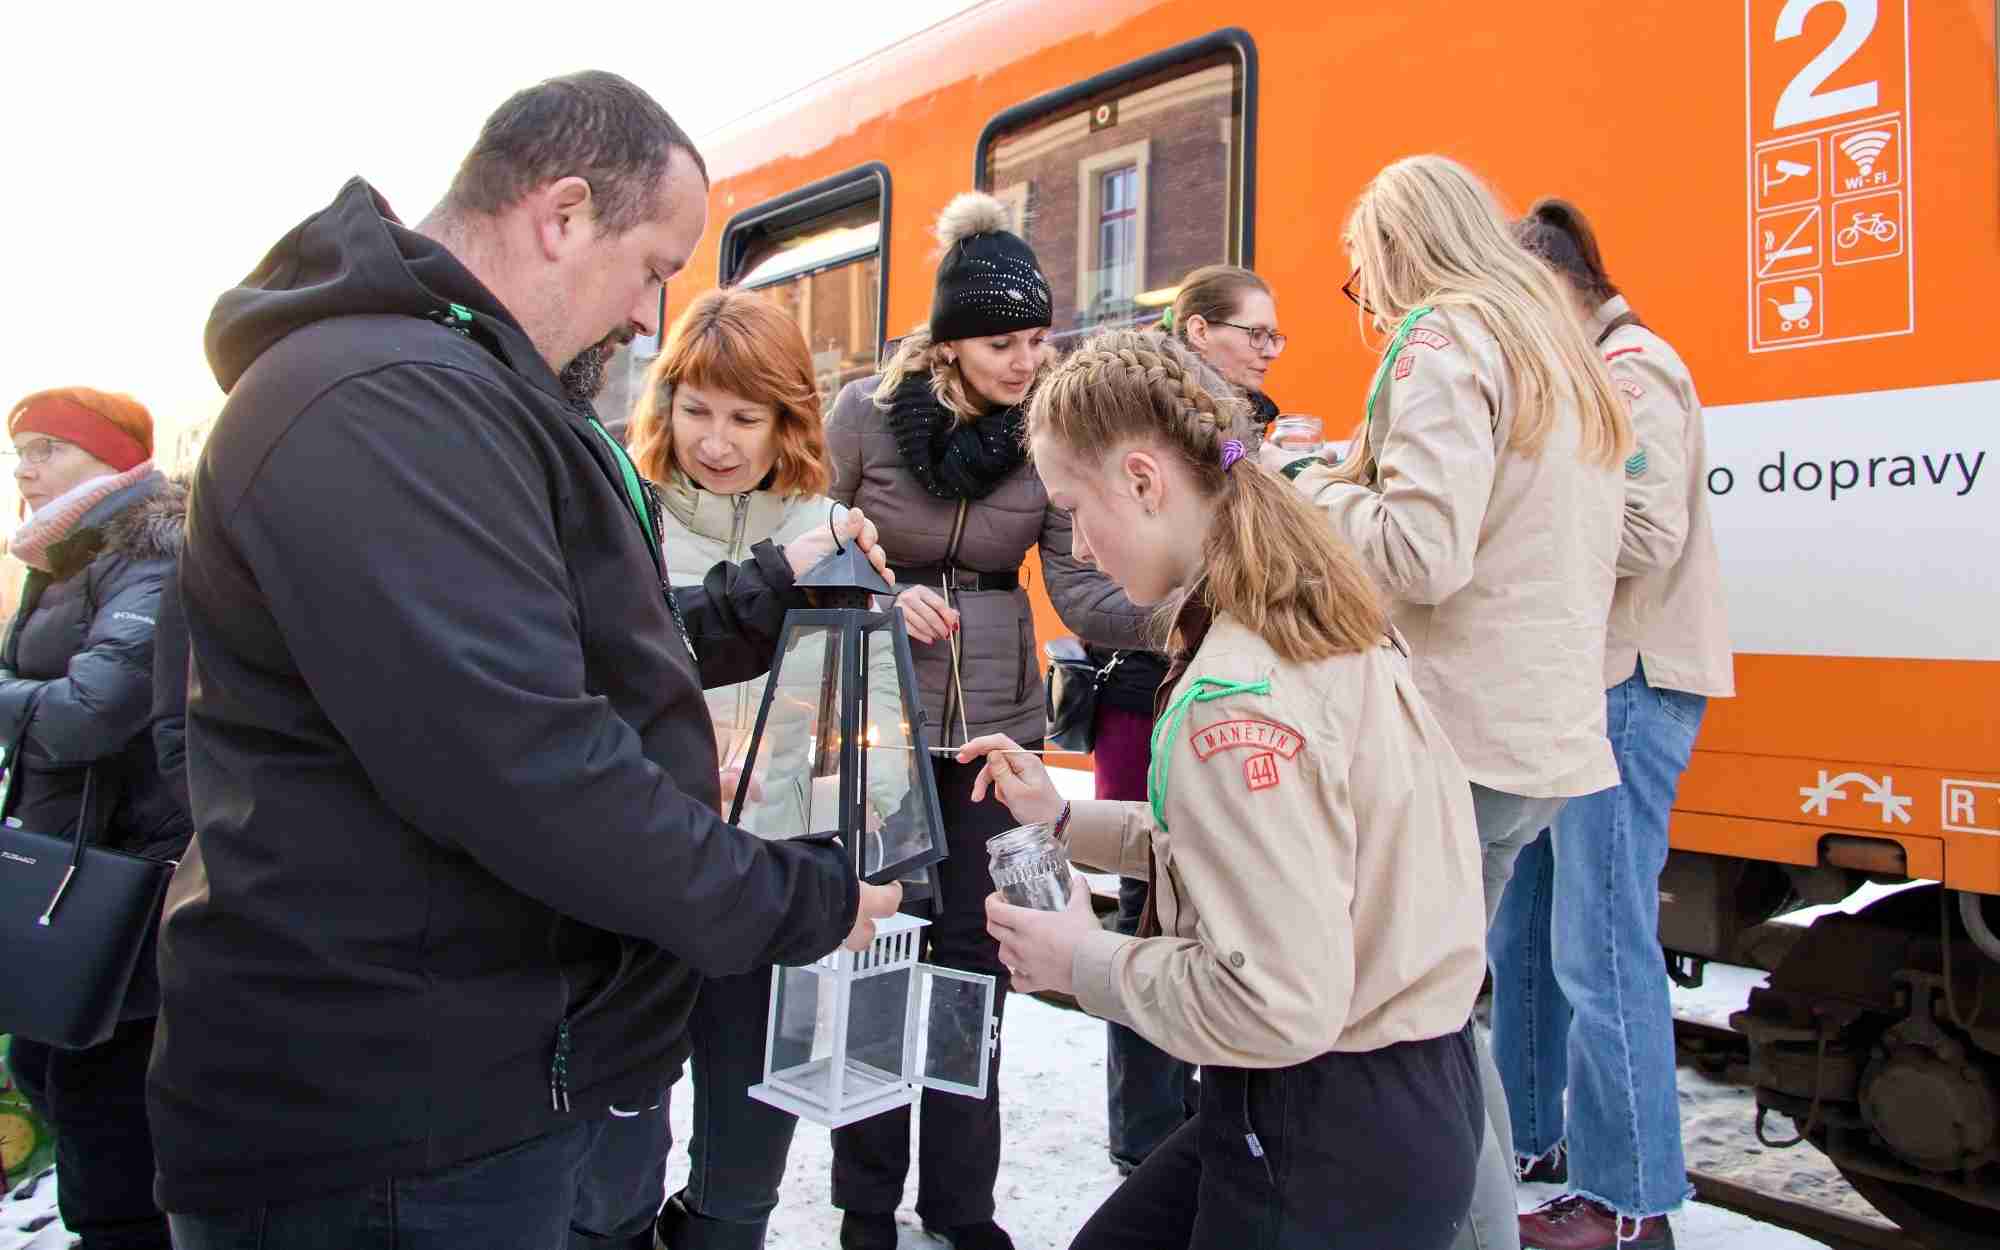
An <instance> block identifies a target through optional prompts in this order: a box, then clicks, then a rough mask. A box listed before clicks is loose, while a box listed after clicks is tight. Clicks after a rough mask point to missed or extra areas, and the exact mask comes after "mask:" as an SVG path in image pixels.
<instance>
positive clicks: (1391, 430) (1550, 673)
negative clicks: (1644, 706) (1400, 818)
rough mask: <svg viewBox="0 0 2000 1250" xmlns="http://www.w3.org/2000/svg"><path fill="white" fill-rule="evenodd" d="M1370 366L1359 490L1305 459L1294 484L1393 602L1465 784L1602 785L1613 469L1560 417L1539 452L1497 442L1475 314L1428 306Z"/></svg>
mask: <svg viewBox="0 0 2000 1250" xmlns="http://www.w3.org/2000/svg"><path fill="white" fill-rule="evenodd" d="M1382 368H1383V369H1384V370H1387V371H1388V374H1389V376H1388V377H1386V378H1384V379H1383V380H1382V383H1381V388H1380V391H1379V392H1378V393H1377V395H1376V399H1375V406H1374V412H1373V413H1372V414H1371V416H1370V418H1369V422H1368V432H1367V437H1368V447H1369V449H1370V450H1371V451H1372V452H1373V453H1374V455H1375V459H1376V469H1375V481H1374V483H1373V486H1372V488H1371V487H1369V486H1357V485H1354V484H1352V483H1348V482H1342V481H1337V480H1335V479H1334V477H1333V476H1332V473H1333V470H1332V469H1331V468H1330V467H1327V466H1319V465H1315V466H1314V467H1312V468H1309V469H1307V470H1306V471H1305V472H1303V473H1301V474H1300V475H1299V477H1298V479H1297V485H1298V488H1299V489H1300V490H1301V491H1304V492H1305V494H1306V496H1307V497H1308V498H1310V499H1311V500H1312V501H1313V502H1314V503H1316V504H1318V505H1319V506H1320V507H1321V508H1323V509H1324V510H1325V511H1326V515H1327V518H1328V519H1329V520H1330V521H1331V522H1332V524H1333V528H1334V532H1335V533H1337V534H1339V535H1340V536H1341V537H1342V538H1345V539H1346V540H1347V542H1348V543H1349V544H1350V545H1352V546H1353V547H1354V549H1355V551H1356V552H1357V553H1358V554H1359V555H1360V557H1361V562H1362V564H1363V565H1365V566H1366V567H1367V568H1368V570H1369V571H1370V572H1371V573H1373V574H1374V576H1375V579H1376V581H1377V582H1378V583H1379V584H1380V585H1381V586H1382V588H1383V590H1384V591H1385V592H1386V593H1387V594H1388V595H1389V597H1390V599H1391V600H1392V601H1393V602H1394V604H1395V619H1396V625H1397V627H1398V628H1399V629H1401V630H1402V632H1403V636H1404V637H1405V638H1407V639H1408V640H1409V642H1410V646H1411V648H1412V649H1413V651H1414V654H1415V667H1416V674H1417V685H1418V687H1419V688H1421V689H1422V690H1423V692H1424V698H1425V699H1426V700H1428V701H1429V703H1430V706H1431V710H1432V711H1433V712H1435V713H1437V717H1438V719H1439V720H1440V721H1442V722H1443V723H1444V727H1445V732H1446V733H1448V734H1450V735H1451V743H1452V745H1453V746H1454V747H1456V748H1458V754H1459V758H1460V759H1462V760H1463V761H1464V762H1465V771H1466V773H1467V774H1468V775H1469V776H1470V777H1471V778H1472V780H1474V781H1476V782H1478V783H1479V784H1481V785H1483V786H1486V787H1488V788H1490V789H1494V790H1500V791H1503V792H1505V793H1508V794H1518V795H1524V796H1527V797H1531V798H1557V797H1573V796H1575V795H1579V794H1591V793H1594V792H1596V791H1598V790H1603V789H1607V788H1609V787H1611V786H1615V785H1617V784H1618V767H1617V765H1616V764H1615V763H1614V762H1613V760H1612V756H1611V743H1610V740H1609V739H1607V738H1606V737H1605V722H1604V687H1603V686H1602V685H1601V684H1600V683H1601V679H1602V676H1603V670H1604V638H1605V626H1606V622H1607V620H1608V619H1609V617H1610V613H1611V596H1612V590H1613V588H1614V585H1615V582H1616V580H1617V574H1616V564H1617V559H1618V545H1619V532H1620V531H1619V523H1620V518H1621V515H1622V508H1623V504H1624V476H1623V474H1622V472H1621V471H1620V470H1619V469H1617V468H1616V467H1610V468H1607V467H1601V466H1599V465H1595V464H1586V463H1584V462H1583V461H1582V460H1580V459H1579V458H1578V457H1577V444H1578V440H1579V438H1580V437H1581V426H1580V424H1579V422H1578V419H1577V417H1576V414H1575V413H1574V412H1573V411H1570V410H1568V409H1565V410H1564V411H1562V412H1560V413H1558V414H1557V415H1556V419H1555V420H1554V421H1553V422H1552V423H1551V425H1550V428H1549V433H1548V436H1547V438H1545V439H1544V440H1543V442H1542V447H1541V450H1540V452H1539V453H1538V454H1537V455H1534V456H1524V455H1522V454H1520V453H1519V452H1516V451H1512V450H1509V449H1508V447H1507V444H1508V441H1509V440H1510V439H1511V438H1512V436H1513V431H1514V422H1515V421H1516V419H1517V418H1518V416H1519V412H1518V399H1517V396H1516V392H1515V387H1514V383H1513V380H1512V378H1511V377H1510V376H1509V373H1508V370H1507V368H1506V363H1505V361H1504V359H1503V358H1502V356H1501V354H1500V345H1499V344H1498V343H1497V342H1495V341H1494V339H1493V336H1492V334H1491V333H1489V332H1488V331H1487V329H1486V327H1485V325H1484V324H1483V323H1482V322H1481V321H1480V319H1479V318H1478V316H1477V314H1475V313H1471V312H1467V311H1464V310H1458V309H1451V310H1446V309H1439V310H1438V311H1436V312H1433V313H1431V314H1430V315H1428V316H1426V317H1425V318H1423V319H1422V320H1421V321H1419V322H1418V323H1417V325H1416V327H1415V329H1414V330H1413V331H1412V332H1411V334H1410V336H1409V338H1408V341H1407V342H1406V343H1405V344H1404V346H1403V348H1402V350H1401V352H1400V353H1398V354H1397V356H1396V358H1395V359H1394V360H1388V359H1385V360H1384V361H1383V363H1382Z"/></svg>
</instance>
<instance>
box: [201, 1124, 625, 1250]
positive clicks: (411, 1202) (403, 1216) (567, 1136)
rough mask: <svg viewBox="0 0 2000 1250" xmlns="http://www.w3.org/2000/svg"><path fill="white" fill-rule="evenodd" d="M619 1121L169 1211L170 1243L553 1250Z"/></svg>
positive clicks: (237, 1249) (239, 1249) (270, 1249)
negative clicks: (362, 1177)
mask: <svg viewBox="0 0 2000 1250" xmlns="http://www.w3.org/2000/svg"><path fill="white" fill-rule="evenodd" d="M619 1123H621V1122H620V1121H616V1120H592V1121H589V1122H587V1123H583V1124H575V1125H571V1126H570V1127H568V1128H562V1129H558V1130H556V1131H555V1132H553V1133H547V1134H544V1135H543V1136H541V1137H536V1138H532V1139H530V1140H528V1141H524V1142H521V1143H519V1144H518V1145H514V1146H510V1147H508V1148H507V1149H505V1150H502V1151H499V1152H497V1153H495V1154H490V1155H486V1156H483V1157H481V1158H478V1159H471V1160H468V1161H466V1162H464V1163H459V1164H455V1165H453V1166H451V1167H448V1168H441V1169H439V1170H438V1171H435V1172H423V1173H419V1174H416V1175H412V1176H397V1177H393V1178H391V1179H389V1180H386V1181H378V1182H376V1183H375V1184H372V1185H364V1186H362V1187H360V1188H357V1189H349V1190H343V1191H342V1192H340V1193H336V1194H327V1195H324V1196H322V1197H316V1198H301V1199H298V1200H295V1201H291V1202H272V1203H266V1204H264V1205H262V1206H252V1207H240V1208H237V1209H235V1210H231V1211H199V1212H177V1213H174V1214H171V1215H169V1216H168V1217H167V1218H168V1222H169V1223H170V1224H171V1225H172V1228H173V1237H174V1246H175V1247H176V1250H464V1248H465V1247H467V1246H478V1247H480V1248H481V1250H553V1248H554V1247H560V1246H564V1245H567V1244H570V1240H571V1238H572V1237H573V1236H574V1235H575V1234H576V1232H577V1231H578V1230H577V1229H576V1228H575V1226H574V1220H575V1218H576V1215H577V1213H578V1210H579V1207H578V1201H579V1197H580V1196H581V1195H582V1192H583V1190H584V1188H585V1185H586V1177H587V1176H589V1175H590V1174H591V1172H592V1171H593V1168H594V1167H595V1166H596V1165H598V1164H599V1163H601V1159H600V1156H599V1147H600V1145H601V1143H602V1140H603V1138H604V1137H605V1135H606V1134H607V1133H608V1132H611V1131H612V1128H613V1126H614V1125H617V1124H619ZM646 1222H647V1223H648V1224H650V1223H651V1221H650V1219H649V1220H647V1221H646ZM646 1237H647V1240H649V1241H650V1240H651V1230H650V1228H648V1229H647V1230H646ZM606 1244H617V1243H612V1242H607V1243H606Z"/></svg>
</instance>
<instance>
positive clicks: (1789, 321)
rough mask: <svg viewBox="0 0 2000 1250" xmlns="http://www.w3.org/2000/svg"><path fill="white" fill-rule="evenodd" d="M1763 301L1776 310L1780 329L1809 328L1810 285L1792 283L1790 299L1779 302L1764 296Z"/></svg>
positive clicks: (1811, 309) (1810, 310)
mask: <svg viewBox="0 0 2000 1250" xmlns="http://www.w3.org/2000/svg"><path fill="white" fill-rule="evenodd" d="M1765 302H1766V303H1768V304H1770V305H1771V307H1773V308H1775V309H1777V310H1778V328H1779V329H1780V330H1795V329H1796V330H1805V329H1810V328H1811V326H1812V311H1813V293H1812V288H1811V287H1807V286H1799V285H1797V284H1796V283H1794V284H1793V286H1792V298H1791V299H1790V300H1788V301H1785V302H1780V301H1778V300H1775V299H1771V298H1770V297H1769V296H1766V297H1765Z"/></svg>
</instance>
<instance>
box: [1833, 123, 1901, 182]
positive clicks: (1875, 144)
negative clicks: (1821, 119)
mask: <svg viewBox="0 0 2000 1250" xmlns="http://www.w3.org/2000/svg"><path fill="white" fill-rule="evenodd" d="M1895 137H1896V135H1895V132H1894V131H1889V130H1857V131H1855V132H1854V133H1853V134H1851V135H1849V136H1847V137H1846V138H1845V139H1842V140H1841V141H1840V150H1841V151H1842V152H1845V153H1846V154H1847V159H1848V160H1850V161H1853V162H1854V168H1855V169H1857V170H1859V171H1860V173H1861V177H1862V178H1863V179H1866V178H1867V177H1868V176H1869V175H1870V174H1872V173H1874V172H1875V162H1876V161H1878V160H1880V159H1881V157H1882V149H1884V148H1886V147H1888V146H1889V141H1890V140H1892V139H1894V138H1895Z"/></svg>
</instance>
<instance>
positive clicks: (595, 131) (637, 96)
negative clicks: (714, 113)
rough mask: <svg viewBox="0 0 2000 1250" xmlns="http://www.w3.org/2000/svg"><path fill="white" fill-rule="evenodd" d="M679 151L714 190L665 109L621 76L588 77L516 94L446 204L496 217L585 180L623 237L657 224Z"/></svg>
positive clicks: (607, 226)
mask: <svg viewBox="0 0 2000 1250" xmlns="http://www.w3.org/2000/svg"><path fill="white" fill-rule="evenodd" d="M676 149H678V150H680V151H682V152H686V153H687V154H688V156H689V157H690V158H692V159H693V161H694V164H695V168H696V169H698V170H700V171H701V178H702V182H703V184H706V183H707V182H708V166H707V164H706V163H704V162H703V161H702V159H701V153H700V152H698V151H696V150H695V146H694V140H692V139H690V138H688V135H687V132H686V131H685V130H682V129H681V128H680V126H679V125H677V124H676V123H675V122H674V119H673V118H671V117H669V116H667V111H666V110H665V109H663V108H661V107H660V105H659V102H658V101H657V100H655V99H653V97H652V96H650V95H647V94H646V93H645V92H644V91H642V90H640V89H639V88H638V87H637V86H634V85H633V84H632V83H631V82H629V81H627V80H626V79H624V78H621V77H619V76H618V75H617V74H612V73H607V72H605V71H603V70H585V71H584V72H582V73H579V74H565V75H564V76H563V77H561V78H551V79H548V80H547V81H545V82H541V83H537V84H536V85H535V86H532V87H528V88H526V89H524V90H521V91H517V92H515V93H514V94H513V95H512V96H511V97H509V98H508V100H507V102H506V103H505V104H502V105H501V106H500V107H499V108H497V109H495V110H494V111H493V115H492V116H491V117H488V118H487V119H486V124H485V125H484V126H482V127H480V130H479V140H478V142H476V143H474V144H473V145H472V150H471V151H470V152H468V153H466V155H465V161H464V162H463V163H462V164H461V165H459V167H458V175H457V176H456V177H455V178H453V179H452V183H451V190H449V191H447V192H446V193H445V202H446V204H448V205H449V206H450V207H451V208H453V209H455V210H458V211H460V212H470V213H479V214H482V215H485V216H489V217H490V216H495V215H497V214H499V213H501V212H504V211H506V210H507V209H508V208H511V207H513V206H514V205H515V204H517V203H519V202H520V201H521V198H522V197H523V196H525V195H527V194H528V193H529V192H530V191H533V190H534V189H535V188H537V187H541V186H546V185H547V184H549V183H551V182H554V181H555V180H556V179H558V178H568V177H571V176H575V177H578V178H582V179H583V180H584V181H586V182H588V183H589V184H590V193H591V198H592V199H593V200H594V201H595V203H596V209H597V224H598V225H599V227H601V228H602V229H604V230H605V231H606V232H608V233H611V234H623V233H624V232H625V231H627V230H630V229H631V228H632V227H634V226H636V225H638V224H640V223H641V222H643V221H645V220H646V219H647V215H648V214H649V213H650V212H651V211H652V207H653V200H654V198H655V196H656V195H657V194H658V192H659V186H660V179H661V178H662V177H663V176H665V174H666V172H667V164H668V162H669V161H670V160H671V159H672V158H673V153H674V151H675V150H676Z"/></svg>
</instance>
